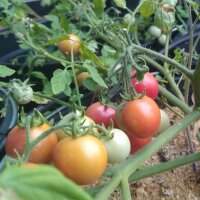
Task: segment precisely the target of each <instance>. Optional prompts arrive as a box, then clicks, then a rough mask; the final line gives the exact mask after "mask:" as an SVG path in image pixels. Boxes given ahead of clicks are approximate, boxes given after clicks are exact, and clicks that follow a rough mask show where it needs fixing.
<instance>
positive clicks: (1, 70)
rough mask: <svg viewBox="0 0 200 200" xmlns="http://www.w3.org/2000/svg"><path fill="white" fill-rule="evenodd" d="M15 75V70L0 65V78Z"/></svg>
mask: <svg viewBox="0 0 200 200" xmlns="http://www.w3.org/2000/svg"><path fill="white" fill-rule="evenodd" d="M14 73H15V70H13V69H10V68H8V67H6V66H5V65H0V77H1V78H3V77H7V76H11V75H13V74H14Z"/></svg>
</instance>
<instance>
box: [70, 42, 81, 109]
mask: <svg viewBox="0 0 200 200" xmlns="http://www.w3.org/2000/svg"><path fill="white" fill-rule="evenodd" d="M74 44H75V42H73V43H72V48H71V68H72V73H73V78H74V84H75V90H76V95H77V96H78V106H79V108H81V107H82V106H81V99H80V93H79V86H78V82H77V78H76V71H75V68H74V51H73V50H74Z"/></svg>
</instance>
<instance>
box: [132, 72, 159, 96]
mask: <svg viewBox="0 0 200 200" xmlns="http://www.w3.org/2000/svg"><path fill="white" fill-rule="evenodd" d="M135 73H136V70H133V71H132V73H131V75H135ZM132 84H133V87H134V88H135V90H136V92H137V93H139V94H142V93H143V92H145V93H146V95H147V96H148V97H150V98H152V99H155V98H156V97H157V96H158V81H157V80H156V78H155V77H154V76H153V74H152V73H150V72H147V73H145V74H144V79H143V80H142V81H141V82H138V80H137V78H133V79H132Z"/></svg>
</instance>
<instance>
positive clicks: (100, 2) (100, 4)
mask: <svg viewBox="0 0 200 200" xmlns="http://www.w3.org/2000/svg"><path fill="white" fill-rule="evenodd" d="M93 3H94V10H95V13H96V15H97V16H98V17H101V16H102V14H103V12H104V8H105V6H106V4H105V0H93Z"/></svg>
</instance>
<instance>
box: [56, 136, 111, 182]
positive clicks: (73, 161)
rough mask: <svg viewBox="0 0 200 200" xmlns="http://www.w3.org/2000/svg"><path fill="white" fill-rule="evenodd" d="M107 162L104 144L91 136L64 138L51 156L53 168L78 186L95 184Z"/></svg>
mask: <svg viewBox="0 0 200 200" xmlns="http://www.w3.org/2000/svg"><path fill="white" fill-rule="evenodd" d="M107 160H108V156H107V151H106V148H105V146H104V144H103V143H102V142H101V141H100V140H99V139H98V138H96V137H95V136H92V135H84V136H80V137H77V138H72V137H66V138H64V139H63V140H61V141H60V142H59V143H58V144H57V146H56V148H55V151H54V155H53V162H54V165H55V167H56V168H58V169H59V170H60V171H61V172H62V173H63V174H64V175H65V176H66V177H68V178H69V179H71V180H73V181H74V182H76V183H77V184H79V185H88V184H92V183H95V182H96V181H97V180H98V178H99V177H100V176H101V175H102V174H103V173H104V171H105V169H106V166H107Z"/></svg>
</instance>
